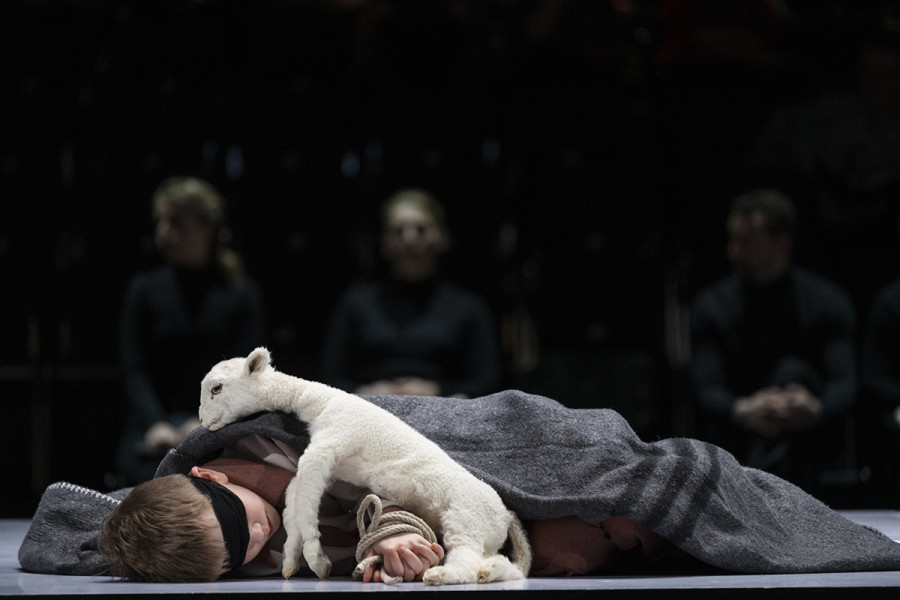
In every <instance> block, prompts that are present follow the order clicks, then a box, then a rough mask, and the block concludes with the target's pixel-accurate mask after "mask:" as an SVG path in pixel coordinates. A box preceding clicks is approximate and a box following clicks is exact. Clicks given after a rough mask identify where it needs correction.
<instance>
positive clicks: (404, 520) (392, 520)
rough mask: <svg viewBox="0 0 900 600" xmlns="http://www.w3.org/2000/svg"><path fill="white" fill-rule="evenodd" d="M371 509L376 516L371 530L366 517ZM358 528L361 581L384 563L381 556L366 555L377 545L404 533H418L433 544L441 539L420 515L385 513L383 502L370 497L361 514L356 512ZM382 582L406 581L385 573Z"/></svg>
mask: <svg viewBox="0 0 900 600" xmlns="http://www.w3.org/2000/svg"><path fill="white" fill-rule="evenodd" d="M370 506H371V507H372V509H373V513H372V520H371V522H370V523H369V525H368V527H367V526H366V515H367V514H368V511H369V507H370ZM356 526H357V528H358V529H359V544H357V545H356V562H357V563H359V564H357V566H356V569H354V571H353V576H354V577H355V578H357V579H359V578H361V577H362V574H363V573H364V572H365V570H366V568H367V567H368V566H369V565H372V564H380V563H381V562H382V557H381V556H380V555H373V556H369V557H366V554H367V553H368V551H369V549H370V548H371V547H372V546H373V545H375V544H377V543H378V542H380V541H381V540H383V539H385V538H388V537H391V536H392V535H397V534H400V533H418V534H419V535H421V536H422V537H423V538H425V539H426V540H428V543H429V544H433V543H434V542H437V536H436V535H435V534H434V531H433V530H432V529H431V527H429V526H428V523H426V522H425V521H423V520H422V519H420V518H419V517H417V516H416V515H414V514H412V513H410V512H407V511H405V510H395V511H392V512H388V513H383V507H382V504H381V498H379V497H378V496H376V495H375V494H369V495H368V496H366V497H365V498H364V499H363V501H362V503H361V504H360V505H359V510H357V511H356ZM389 580H392V581H389ZM382 581H384V582H385V583H399V582H400V581H402V578H399V577H398V578H392V577H389V576H387V574H386V573H384V571H383V570H382Z"/></svg>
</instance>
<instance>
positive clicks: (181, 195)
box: [153, 176, 245, 283]
mask: <svg viewBox="0 0 900 600" xmlns="http://www.w3.org/2000/svg"><path fill="white" fill-rule="evenodd" d="M164 205H171V206H175V207H177V208H180V209H183V210H187V211H189V212H190V213H192V214H193V215H195V216H196V217H197V218H199V219H200V220H201V221H204V222H205V223H208V224H209V225H210V226H212V228H213V230H214V231H215V239H214V243H215V247H214V248H213V253H214V255H215V258H216V262H217V264H218V266H219V270H220V271H221V273H222V275H223V276H224V277H225V279H226V280H227V281H228V282H229V283H239V282H241V281H243V280H244V277H245V272H244V263H243V261H242V260H241V257H240V256H238V254H237V252H235V251H234V250H232V249H231V248H229V247H228V242H229V241H230V240H231V230H230V229H229V228H228V223H227V218H226V215H225V199H224V198H223V197H222V194H220V193H219V190H217V189H216V188H215V187H214V186H213V185H212V184H211V183H209V182H208V181H206V180H204V179H200V178H199V177H183V176H173V177H168V178H167V179H165V180H164V181H163V182H162V183H160V184H159V187H157V188H156V191H154V192H153V217H154V218H156V216H157V214H158V213H159V210H160V208H161V207H162V206H164Z"/></svg>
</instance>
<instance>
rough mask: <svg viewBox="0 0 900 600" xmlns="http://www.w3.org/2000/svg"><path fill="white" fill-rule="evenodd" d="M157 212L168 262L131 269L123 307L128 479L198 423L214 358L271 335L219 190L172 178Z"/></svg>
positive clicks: (142, 474)
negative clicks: (233, 244) (232, 239)
mask: <svg viewBox="0 0 900 600" xmlns="http://www.w3.org/2000/svg"><path fill="white" fill-rule="evenodd" d="M152 210H153V218H154V220H155V222H156V228H155V236H154V240H155V244H156V248H157V250H158V251H159V253H160V255H161V257H162V258H163V264H161V265H160V266H158V267H156V268H154V269H152V270H150V271H148V272H144V273H138V274H136V275H134V276H133V277H132V279H131V282H130V283H129V285H128V290H127V292H126V295H125V300H124V304H123V306H122V313H121V323H120V338H119V344H120V354H121V356H120V358H121V364H122V370H123V383H124V392H125V417H126V425H125V431H124V434H123V436H122V438H121V441H120V444H119V450H118V457H117V469H118V473H119V477H120V478H121V479H122V481H121V482H120V483H121V484H122V485H133V484H137V483H140V482H142V481H146V480H148V479H150V478H152V477H153V475H154V473H155V470H156V466H157V464H159V459H160V457H161V456H162V455H164V454H165V453H166V452H167V451H168V450H169V449H170V448H174V447H175V446H177V445H178V444H179V443H180V442H181V440H182V439H184V437H185V436H186V435H187V434H188V433H189V432H190V431H191V430H192V429H194V428H195V427H197V426H198V425H199V421H198V420H197V417H196V415H197V404H198V393H199V392H198V390H199V387H198V386H199V382H200V380H201V379H202V378H203V375H204V374H205V373H206V372H207V371H208V370H209V366H210V365H212V364H215V363H216V362H218V361H220V360H222V358H223V357H227V356H240V355H242V354H245V353H247V352H248V351H250V350H252V349H253V348H255V347H257V346H259V345H261V344H263V342H264V337H265V323H264V308H263V303H262V296H261V293H260V290H259V288H258V286H257V285H256V283H255V282H253V281H251V280H250V279H248V278H247V276H246V275H245V273H244V269H243V265H242V261H241V259H240V257H239V256H238V255H237V253H235V252H234V251H233V250H231V249H229V248H228V247H227V245H226V242H227V239H228V233H229V231H228V229H227V227H226V218H225V207H224V200H223V198H222V196H221V195H220V194H219V192H218V191H217V190H216V189H215V188H214V187H213V186H212V185H210V184H209V183H208V182H206V181H204V180H202V179H198V178H193V177H171V178H168V179H166V180H165V181H163V182H162V184H161V185H160V186H159V187H158V188H157V190H156V191H155V192H154V194H153V199H152Z"/></svg>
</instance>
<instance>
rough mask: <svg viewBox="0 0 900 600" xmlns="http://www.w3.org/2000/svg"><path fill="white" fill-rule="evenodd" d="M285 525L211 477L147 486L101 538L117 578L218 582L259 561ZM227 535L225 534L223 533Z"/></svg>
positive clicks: (221, 477) (201, 472)
mask: <svg viewBox="0 0 900 600" xmlns="http://www.w3.org/2000/svg"><path fill="white" fill-rule="evenodd" d="M280 525H281V515H280V514H279V513H278V511H277V510H276V509H275V508H274V507H273V506H272V505H271V504H269V503H268V502H266V501H265V500H264V499H263V498H262V497H261V496H259V495H258V494H256V493H255V492H253V491H252V490H249V489H247V488H245V487H242V486H239V485H236V484H234V483H231V482H229V481H228V477H227V476H226V475H225V474H223V473H221V472H219V471H214V470H212V469H204V468H201V467H193V469H191V476H190V477H187V476H184V475H169V476H167V477H160V478H159V479H153V480H150V481H147V482H145V483H142V484H140V485H138V486H136V487H135V488H134V490H132V491H131V493H130V494H129V495H128V496H127V497H126V498H125V499H124V500H123V501H122V503H121V504H120V505H119V506H117V507H116V508H115V510H114V511H113V513H112V514H111V515H110V516H109V518H108V519H107V520H106V521H105V522H104V524H103V527H102V529H101V531H100V537H99V544H100V551H101V552H102V553H103V554H104V556H105V557H106V558H107V560H108V562H109V563H110V570H111V574H112V575H115V576H118V577H125V578H128V579H133V580H136V581H160V582H162V581H166V582H185V581H214V580H215V579H218V578H219V577H220V576H221V575H222V574H223V573H225V572H227V571H229V570H231V569H234V568H237V567H240V566H241V565H244V564H246V563H248V562H250V561H251V560H253V559H254V558H255V557H256V556H257V555H259V554H260V552H261V551H262V549H263V548H264V547H265V545H266V544H267V543H268V541H269V539H270V538H271V537H272V535H273V534H274V533H275V531H276V530H277V529H278V528H279V526H280ZM223 532H224V533H223Z"/></svg>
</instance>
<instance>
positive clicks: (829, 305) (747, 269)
mask: <svg viewBox="0 0 900 600" xmlns="http://www.w3.org/2000/svg"><path fill="white" fill-rule="evenodd" d="M794 222H795V210H794V206H793V203H792V202H791V200H790V199H789V198H787V196H785V195H784V194H782V193H781V192H779V191H777V190H773V189H765V190H756V191H752V192H749V193H747V194H744V195H742V196H739V197H738V198H737V199H736V200H735V201H734V204H733V206H732V209H731V212H730V213H729V216H728V219H727V229H728V257H729V259H730V261H731V263H732V265H733V268H734V273H733V274H731V275H730V276H728V277H726V278H724V279H722V280H720V281H718V282H716V283H714V284H712V285H710V286H709V287H707V288H706V289H703V290H701V291H700V293H699V294H698V295H697V298H696V299H695V303H694V307H693V310H692V345H693V356H692V361H691V366H690V374H691V379H692V382H693V384H694V386H695V390H696V393H697V399H698V403H699V412H698V424H699V432H700V436H699V437H701V438H703V439H706V440H707V441H711V442H714V443H718V444H720V445H722V446H723V447H725V448H726V449H727V450H730V451H731V452H732V453H734V454H735V455H736V456H737V458H738V460H740V461H742V462H743V463H744V464H745V465H747V466H751V467H757V468H760V469H764V470H767V471H769V472H772V473H775V474H777V475H779V476H781V477H784V478H786V479H789V480H791V481H793V482H794V483H796V484H798V485H801V486H802V487H805V488H807V489H809V488H812V487H814V486H816V485H817V478H818V473H819V470H820V468H821V467H823V466H827V465H828V463H829V461H830V460H832V459H834V458H835V457H834V456H833V454H834V453H835V452H834V451H840V450H842V449H843V444H842V441H843V440H844V439H845V436H844V434H843V432H844V428H845V426H846V418H847V417H848V414H849V412H850V410H851V408H852V406H853V403H854V400H855V397H856V358H855V337H854V336H855V327H856V325H855V324H856V316H855V312H854V308H853V305H852V303H851V301H850V299H849V297H848V296H847V294H846V293H844V291H843V290H841V289H840V288H839V287H838V286H836V285H835V284H833V283H832V282H830V281H828V280H826V279H824V278H823V277H820V276H818V275H815V274H813V273H811V272H809V271H807V270H805V269H803V268H801V267H799V266H795V265H793V264H792V259H791V250H792V240H793V238H792V231H793V228H794Z"/></svg>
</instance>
